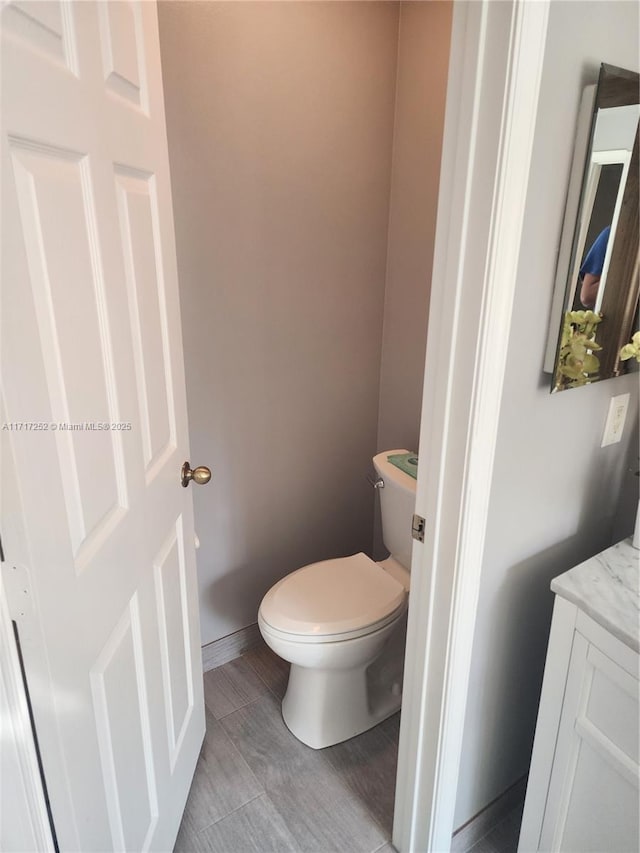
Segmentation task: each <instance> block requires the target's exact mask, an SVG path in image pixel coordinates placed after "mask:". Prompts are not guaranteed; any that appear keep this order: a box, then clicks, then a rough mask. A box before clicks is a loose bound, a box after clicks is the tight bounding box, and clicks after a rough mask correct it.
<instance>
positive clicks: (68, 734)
mask: <svg viewBox="0 0 640 853" xmlns="http://www.w3.org/2000/svg"><path fill="white" fill-rule="evenodd" d="M2 225H3V230H2V318H1V333H2V353H1V355H2V388H3V391H2V395H3V400H2V404H3V407H2V410H3V421H4V425H3V427H2V430H3V432H2V437H3V439H4V441H3V446H4V447H5V448H6V449H5V452H4V454H3V482H2V487H3V494H2V498H3V506H2V511H3V521H2V523H3V538H4V544H5V552H6V558H7V562H6V563H5V564H4V566H3V572H5V573H6V580H7V588H10V589H12V590H13V592H12V594H11V602H10V604H11V611H12V618H14V619H15V620H16V621H17V623H18V627H19V630H20V635H21V639H22V644H23V652H24V658H25V665H26V669H27V675H28V680H29V686H30V692H31V697H32V702H33V706H34V715H35V722H36V728H37V731H38V736H39V741H40V746H41V750H42V757H43V764H44V772H45V776H46V779H47V784H48V789H49V796H50V798H51V806H52V813H53V817H54V823H55V828H56V831H57V835H58V842H59V845H60V849H61V850H64V851H68V850H81V851H83V853H88V851H97V850H100V851H105V850H118V851H120V850H168V849H170V848H171V847H172V845H173V841H174V839H175V835H176V831H177V828H178V825H179V821H180V816H181V813H182V810H183V807H184V802H185V799H186V796H187V793H188V789H189V785H190V782H191V779H192V775H193V770H194V767H195V763H196V760H197V756H198V753H199V749H200V745H201V742H202V738H203V734H204V704H203V698H202V675H201V666H200V642H199V629H198V618H197V610H198V605H197V590H196V583H195V556H194V548H193V542H194V536H193V514H192V504H191V489H183V488H182V486H181V483H180V468H181V465H182V463H183V461H184V460H186V459H188V458H189V454H188V441H187V420H186V399H185V388H184V376H183V360H182V344H181V333H180V318H179V305H178V287H177V273H176V258H175V244H174V234H173V219H172V209H171V194H170V184H169V166H168V153H167V141H166V129H165V119H164V105H163V95H162V81H161V71H160V56H159V42H158V25H157V13H156V7H155V3H153V2H142V3H129V2H114V3H97V2H78V3H65V2H58V0H48V2H23V1H22V0H21V2H12V3H10V4H8V5H5V6H4V8H3V10H2ZM18 531H19V534H18Z"/></svg>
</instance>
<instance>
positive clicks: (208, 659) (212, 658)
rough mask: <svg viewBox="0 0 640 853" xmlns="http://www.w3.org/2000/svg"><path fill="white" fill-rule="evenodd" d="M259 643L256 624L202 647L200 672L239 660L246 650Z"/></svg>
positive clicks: (258, 632) (258, 631)
mask: <svg viewBox="0 0 640 853" xmlns="http://www.w3.org/2000/svg"><path fill="white" fill-rule="evenodd" d="M259 642H260V629H259V628H258V623H257V622H254V623H253V625H247V627H246V628H241V629H240V630H239V631H235V632H234V633H233V634H229V635H228V636H227V637H221V638H220V639H219V640H214V641H213V642H212V643H207V645H206V646H203V647H202V671H203V672H208V671H209V670H210V669H215V668H216V667H217V666H222V664H223V663H229V661H230V660H234V659H235V658H239V657H240V655H242V654H244V652H246V651H247V650H248V649H252V648H253V647H254V646H257V645H258V643H259Z"/></svg>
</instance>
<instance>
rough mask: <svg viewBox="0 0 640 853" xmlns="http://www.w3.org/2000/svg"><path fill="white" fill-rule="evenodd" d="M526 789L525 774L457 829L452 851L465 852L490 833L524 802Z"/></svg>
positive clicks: (456, 852) (452, 842) (452, 841)
mask: <svg viewBox="0 0 640 853" xmlns="http://www.w3.org/2000/svg"><path fill="white" fill-rule="evenodd" d="M526 790H527V777H526V776H523V777H522V779H518V781H517V782H515V784H513V785H512V786H511V787H510V788H507V790H506V791H505V792H504V794H501V795H500V796H499V797H496V799H495V800H493V802H491V803H489V805H488V806H486V808H484V809H482V811H481V812H478V814H477V815H476V816H475V817H472V818H471V820H469V821H467V823H465V824H464V825H463V826H461V827H460V829H457V830H456V831H455V832H454V833H453V838H452V839H451V853H464V851H465V850H469V849H470V848H471V847H473V845H474V844H477V843H478V841H480V839H481V838H484V837H485V835H488V833H490V832H491V830H492V829H493V828H494V827H496V826H497V825H498V824H499V823H500V821H501V820H503V819H504V818H505V817H506V816H507V815H508V814H509V812H511V811H513V809H515V808H516V806H518V805H519V804H520V803H522V802H524V795H525V792H526Z"/></svg>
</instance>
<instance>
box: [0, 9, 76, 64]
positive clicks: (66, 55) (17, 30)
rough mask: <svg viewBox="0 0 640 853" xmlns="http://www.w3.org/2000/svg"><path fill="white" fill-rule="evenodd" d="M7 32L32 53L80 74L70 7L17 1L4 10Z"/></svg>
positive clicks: (4, 23)
mask: <svg viewBox="0 0 640 853" xmlns="http://www.w3.org/2000/svg"><path fill="white" fill-rule="evenodd" d="M3 30H4V33H5V34H6V35H7V36H9V37H11V38H13V39H15V40H17V41H19V42H20V43H21V44H22V45H24V46H25V47H27V48H28V49H29V50H31V51H34V52H36V53H38V54H40V55H41V56H44V57H45V58H46V59H48V60H50V61H52V62H54V63H55V64H57V65H61V66H63V67H65V68H67V69H69V70H70V71H72V72H74V73H77V61H76V51H75V40H74V34H73V23H72V15H71V9H70V7H69V4H65V3H60V2H59V0H13V2H11V3H8V4H7V5H6V8H5V9H4V10H3Z"/></svg>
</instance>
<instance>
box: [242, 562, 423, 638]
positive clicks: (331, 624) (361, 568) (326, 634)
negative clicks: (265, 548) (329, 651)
mask: <svg viewBox="0 0 640 853" xmlns="http://www.w3.org/2000/svg"><path fill="white" fill-rule="evenodd" d="M406 598H407V596H406V591H405V589H404V587H403V586H402V584H400V583H398V581H397V580H396V579H395V578H393V577H392V576H391V575H390V574H388V573H387V572H385V571H384V569H382V568H380V566H379V565H378V564H377V563H374V562H373V560H370V559H369V557H367V556H366V555H365V554H362V553H360V554H354V555H353V556H351V557H342V558H339V559H336V560H324V561H323V562H320V563H311V564H310V565H308V566H304V567H303V568H301V569H298V570H297V571H295V572H292V573H291V574H290V575H287V576H286V577H285V578H283V579H282V580H280V581H279V582H278V583H277V584H275V585H274V586H273V587H272V588H271V589H270V590H269V592H268V593H267V594H266V595H265V597H264V598H263V600H262V604H261V605H260V611H259V614H258V616H259V621H261V622H262V623H263V625H264V626H265V627H266V628H267V630H270V631H272V632H273V633H274V634H277V635H279V636H281V637H282V638H283V639H285V638H287V639H290V640H293V639H295V640H296V641H297V642H310V643H313V642H315V643H320V642H325V643H326V642H336V641H340V640H347V639H352V638H355V637H360V636H363V635H365V634H370V633H373V632H374V631H377V630H379V629H380V628H383V627H384V626H385V625H388V624H389V622H391V621H393V620H394V619H396V618H397V617H399V616H400V615H401V614H402V613H403V612H404V609H405V607H406Z"/></svg>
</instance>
